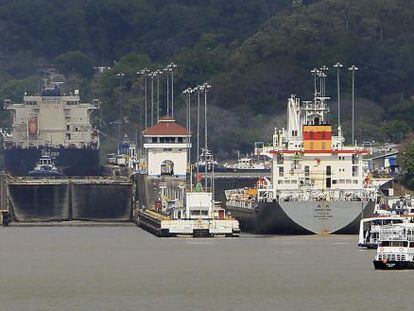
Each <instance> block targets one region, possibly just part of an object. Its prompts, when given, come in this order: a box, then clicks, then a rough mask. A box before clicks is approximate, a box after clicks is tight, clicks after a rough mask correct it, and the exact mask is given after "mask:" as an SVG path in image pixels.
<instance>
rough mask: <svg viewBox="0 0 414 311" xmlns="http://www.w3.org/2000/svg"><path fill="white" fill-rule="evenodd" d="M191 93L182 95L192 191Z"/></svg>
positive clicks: (185, 92) (185, 91) (190, 91)
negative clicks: (184, 100) (184, 98)
mask: <svg viewBox="0 0 414 311" xmlns="http://www.w3.org/2000/svg"><path fill="white" fill-rule="evenodd" d="M191 93H193V89H191V88H187V89H185V90H184V91H183V94H185V95H187V97H186V125H187V165H188V166H189V168H190V189H191V191H192V190H193V176H192V175H193V170H192V166H191V150H190V144H191V138H190V137H191V134H190V133H191Z"/></svg>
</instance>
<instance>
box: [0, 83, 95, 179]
mask: <svg viewBox="0 0 414 311" xmlns="http://www.w3.org/2000/svg"><path fill="white" fill-rule="evenodd" d="M60 84H61V82H51V83H50V84H48V85H46V86H45V87H43V89H42V90H41V92H40V93H39V94H36V95H27V94H25V95H24V97H23V101H22V103H12V102H11V101H10V100H5V102H4V109H5V110H8V111H10V112H11V115H12V118H13V126H12V132H11V133H10V134H6V135H5V136H4V149H5V150H4V158H5V170H6V172H7V173H9V174H11V175H14V176H24V175H27V174H28V173H29V172H30V171H31V170H33V169H34V167H35V166H36V163H37V162H38V161H39V159H40V158H41V157H42V156H47V157H50V158H51V159H52V161H53V163H54V164H55V165H56V167H57V168H58V169H59V170H60V171H61V172H62V173H63V174H64V175H65V176H95V175H99V173H100V167H99V132H98V130H97V129H94V128H92V125H91V115H92V113H93V111H94V110H96V109H99V105H98V103H97V102H93V103H83V102H81V101H80V95H79V91H78V90H74V91H73V92H70V93H69V94H62V93H61V90H60V88H59V85H60Z"/></svg>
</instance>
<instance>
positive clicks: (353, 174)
mask: <svg viewBox="0 0 414 311" xmlns="http://www.w3.org/2000/svg"><path fill="white" fill-rule="evenodd" d="M352 176H353V177H357V176H358V166H353V167H352Z"/></svg>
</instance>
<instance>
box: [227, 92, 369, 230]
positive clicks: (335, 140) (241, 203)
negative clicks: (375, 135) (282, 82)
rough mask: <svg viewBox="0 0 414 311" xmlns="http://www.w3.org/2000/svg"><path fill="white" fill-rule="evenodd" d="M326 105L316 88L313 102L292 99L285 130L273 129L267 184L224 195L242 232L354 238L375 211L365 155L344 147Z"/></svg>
mask: <svg viewBox="0 0 414 311" xmlns="http://www.w3.org/2000/svg"><path fill="white" fill-rule="evenodd" d="M328 100H329V97H326V96H324V95H323V93H322V92H318V91H316V89H315V95H314V98H313V100H312V101H301V100H300V99H299V98H298V97H297V96H295V95H292V96H291V97H290V98H289V100H288V105H287V127H286V128H282V129H278V128H276V129H275V132H274V135H273V144H272V146H270V147H267V148H261V150H258V152H259V153H260V152H261V153H262V154H263V155H271V156H272V175H271V176H272V177H271V180H268V179H265V178H262V179H260V180H259V181H258V182H257V185H255V187H252V188H249V189H247V188H244V189H234V190H227V191H226V200H227V202H226V209H227V210H228V211H230V212H231V214H232V216H234V217H235V218H237V219H238V220H239V221H240V225H241V228H242V230H248V231H253V232H258V233H276V234H311V233H316V234H321V233H322V234H323V233H355V234H356V233H358V229H359V221H360V219H361V218H362V217H363V216H369V215H371V214H372V212H373V210H374V203H375V202H374V201H375V196H376V188H375V187H373V186H372V185H371V184H370V182H369V180H368V179H367V176H365V173H364V170H363V159H362V157H363V155H365V154H367V153H369V151H368V150H366V149H364V148H362V147H359V146H357V145H356V144H355V143H354V144H352V145H350V146H346V145H345V144H344V141H345V139H344V137H343V135H342V129H341V126H338V128H337V131H336V135H334V133H333V128H332V125H331V124H330V123H329V121H328V112H329V107H328Z"/></svg>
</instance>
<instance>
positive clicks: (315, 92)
mask: <svg viewBox="0 0 414 311" xmlns="http://www.w3.org/2000/svg"><path fill="white" fill-rule="evenodd" d="M311 73H312V75H313V96H314V97H315V98H316V97H317V96H318V83H317V77H318V76H319V70H318V69H316V68H313V69H312V70H311Z"/></svg>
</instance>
